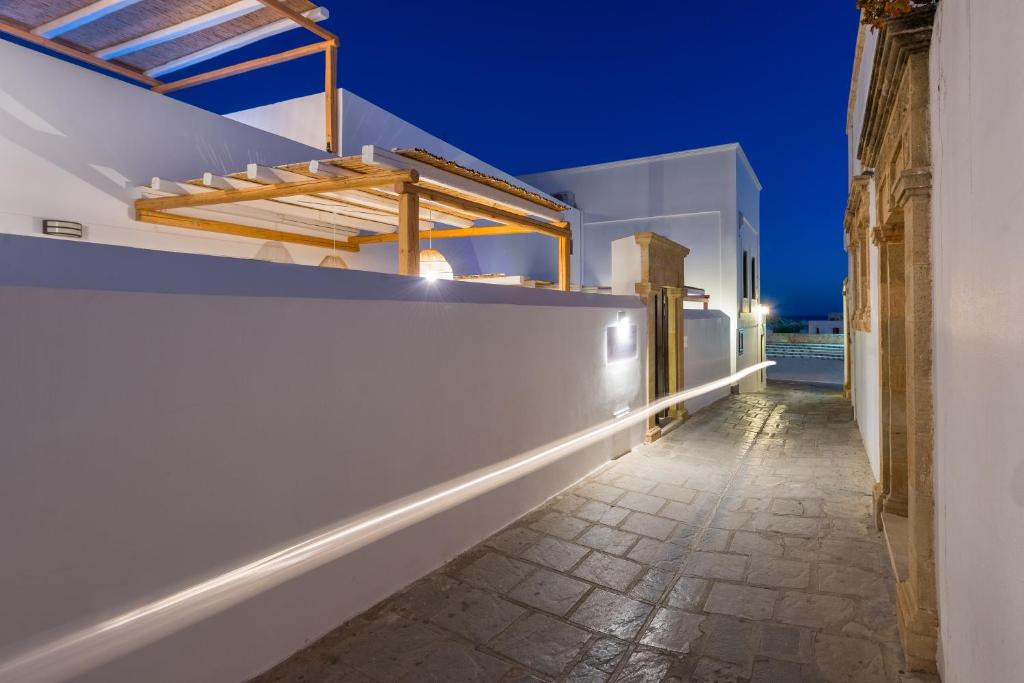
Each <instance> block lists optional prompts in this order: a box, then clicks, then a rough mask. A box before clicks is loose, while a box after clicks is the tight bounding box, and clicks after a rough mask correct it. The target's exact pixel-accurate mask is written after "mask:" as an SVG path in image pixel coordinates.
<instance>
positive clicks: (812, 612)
mask: <svg viewBox="0 0 1024 683" xmlns="http://www.w3.org/2000/svg"><path fill="white" fill-rule="evenodd" d="M855 608H856V604H855V603H854V602H853V601H852V600H850V599H849V598H844V597H839V596H836V595H815V594H813V593H800V592H796V591H793V592H787V593H783V594H782V598H781V599H780V600H779V605H778V608H777V609H776V611H775V619H776V620H777V621H781V622H783V623H786V624H796V625H798V626H808V627H810V628H818V629H824V628H829V627H832V626H840V625H842V624H845V623H846V622H848V621H849V620H850V619H852V618H853V616H854V613H855V611H856V609H855Z"/></svg>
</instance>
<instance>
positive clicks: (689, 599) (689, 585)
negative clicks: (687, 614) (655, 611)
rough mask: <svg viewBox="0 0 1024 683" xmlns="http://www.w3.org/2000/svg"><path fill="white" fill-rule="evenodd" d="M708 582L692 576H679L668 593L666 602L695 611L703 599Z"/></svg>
mask: <svg viewBox="0 0 1024 683" xmlns="http://www.w3.org/2000/svg"><path fill="white" fill-rule="evenodd" d="M708 583H709V581H707V579H698V578H696V577H692V576H683V577H681V578H680V579H679V581H677V582H676V585H675V586H673V587H672V592H671V593H669V595H668V604H670V605H672V606H673V607H679V608H680V609H685V610H690V611H696V610H697V609H698V608H700V606H701V603H702V602H703V601H704V594H705V593H707V589H708Z"/></svg>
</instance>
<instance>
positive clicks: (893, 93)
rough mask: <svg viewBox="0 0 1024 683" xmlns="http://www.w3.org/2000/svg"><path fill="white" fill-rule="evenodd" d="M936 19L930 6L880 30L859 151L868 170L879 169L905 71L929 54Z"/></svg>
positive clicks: (859, 156)
mask: <svg viewBox="0 0 1024 683" xmlns="http://www.w3.org/2000/svg"><path fill="white" fill-rule="evenodd" d="M934 19H935V6H934V5H930V6H927V7H922V8H920V9H917V10H915V11H913V12H911V13H910V14H908V15H906V16H903V17H899V18H897V19H890V20H888V21H887V22H885V25H884V26H883V27H882V28H881V34H880V36H879V39H878V48H877V50H876V51H875V60H874V64H873V66H872V71H871V84H870V86H869V88H868V101H867V109H866V112H865V115H864V127H863V130H862V131H861V136H860V142H859V145H858V148H857V157H858V158H859V159H860V160H861V163H863V164H864V165H865V166H871V167H873V166H876V165H877V156H878V150H879V148H880V147H881V144H882V139H883V137H884V133H885V126H886V122H887V121H888V119H889V114H890V113H891V112H892V109H893V106H894V104H895V102H896V99H897V96H898V94H899V93H898V90H899V88H898V86H899V83H900V79H901V77H902V75H903V71H904V69H905V68H906V66H907V62H908V60H909V59H910V57H911V56H912V55H914V54H916V53H920V52H924V53H927V51H928V48H929V46H930V45H931V40H932V22H933V21H934Z"/></svg>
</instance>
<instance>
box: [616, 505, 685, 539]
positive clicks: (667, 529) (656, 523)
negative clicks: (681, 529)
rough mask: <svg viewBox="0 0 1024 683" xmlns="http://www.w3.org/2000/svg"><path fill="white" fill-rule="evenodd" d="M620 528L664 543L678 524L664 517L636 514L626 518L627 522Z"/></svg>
mask: <svg viewBox="0 0 1024 683" xmlns="http://www.w3.org/2000/svg"><path fill="white" fill-rule="evenodd" d="M619 528H620V529H625V530H626V531H632V532H633V533H637V534H641V535H643V536H649V537H651V538H657V539H659V540H662V541H664V540H667V539H668V537H669V536H670V535H671V534H672V532H673V531H674V530H675V528H676V522H675V521H674V520H671V519H665V518H664V517H657V516H655V515H648V514H646V513H643V512H634V513H632V514H631V515H629V517H626V520H625V521H624V522H622V524H620V525H619Z"/></svg>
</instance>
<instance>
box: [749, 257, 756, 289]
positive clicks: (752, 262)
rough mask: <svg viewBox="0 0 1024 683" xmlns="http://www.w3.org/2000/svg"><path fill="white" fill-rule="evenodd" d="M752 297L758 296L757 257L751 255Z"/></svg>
mask: <svg viewBox="0 0 1024 683" xmlns="http://www.w3.org/2000/svg"><path fill="white" fill-rule="evenodd" d="M750 298H751V299H756V298H757V257H756V256H751V257H750Z"/></svg>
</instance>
